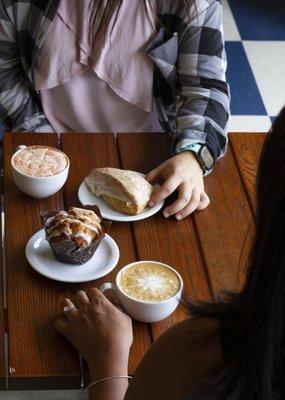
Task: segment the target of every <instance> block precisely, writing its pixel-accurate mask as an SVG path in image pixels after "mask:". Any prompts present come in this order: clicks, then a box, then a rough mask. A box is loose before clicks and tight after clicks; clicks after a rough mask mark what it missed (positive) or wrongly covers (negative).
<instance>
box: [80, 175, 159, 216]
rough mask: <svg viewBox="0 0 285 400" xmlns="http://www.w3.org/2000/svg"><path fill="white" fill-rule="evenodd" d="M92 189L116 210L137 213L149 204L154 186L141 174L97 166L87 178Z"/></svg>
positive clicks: (87, 182) (130, 213) (131, 213)
mask: <svg viewBox="0 0 285 400" xmlns="http://www.w3.org/2000/svg"><path fill="white" fill-rule="evenodd" d="M85 182H86V184H87V186H88V187H89V189H90V191H91V192H92V193H94V194H95V195H96V196H97V197H101V198H102V199H104V200H105V201H106V203H108V204H109V205H110V207H112V208H113V209H114V210H116V211H118V212H120V213H123V214H127V215H136V214H139V213H141V212H142V211H143V210H144V209H145V207H146V206H147V204H148V202H149V200H150V197H151V195H152V193H153V190H154V189H153V186H152V185H151V184H150V183H149V182H148V181H147V180H146V179H144V178H143V177H142V176H141V175H140V174H138V173H137V172H134V171H126V170H122V169H117V168H96V169H93V170H92V171H91V172H90V174H89V175H88V176H87V178H85Z"/></svg>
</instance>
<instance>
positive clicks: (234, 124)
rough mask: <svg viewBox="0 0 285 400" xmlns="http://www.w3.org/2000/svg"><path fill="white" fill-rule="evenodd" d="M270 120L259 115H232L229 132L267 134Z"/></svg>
mask: <svg viewBox="0 0 285 400" xmlns="http://www.w3.org/2000/svg"><path fill="white" fill-rule="evenodd" d="M270 128H271V119H270V118H269V117H267V116H260V115H233V116H232V117H231V118H230V122H229V132H268V131H269V129H270Z"/></svg>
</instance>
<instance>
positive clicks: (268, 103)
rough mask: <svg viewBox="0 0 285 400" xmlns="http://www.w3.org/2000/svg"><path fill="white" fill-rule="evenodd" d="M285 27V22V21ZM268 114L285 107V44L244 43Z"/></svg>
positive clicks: (277, 111)
mask: <svg viewBox="0 0 285 400" xmlns="http://www.w3.org/2000/svg"><path fill="white" fill-rule="evenodd" d="M284 25H285V20H284ZM243 45H244V48H245V51H246V54H247V58H248V60H249V63H250V66H251V68H252V70H253V73H254V77H255V80H256V82H257V86H258V88H259V91H260V93H261V96H262V99H263V103H264V105H265V108H266V111H267V114H268V115H270V116H276V115H278V114H279V112H280V110H281V108H282V107H283V106H284V105H285V42H275V41H274V42H256V41H245V42H243Z"/></svg>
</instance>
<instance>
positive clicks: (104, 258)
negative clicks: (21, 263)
mask: <svg viewBox="0 0 285 400" xmlns="http://www.w3.org/2000/svg"><path fill="white" fill-rule="evenodd" d="M26 257H27V260H28V262H29V264H30V265H31V266H32V267H33V268H34V269H35V270H36V271H37V272H39V273H40V274H42V275H44V276H46V277H47V278H50V279H54V280H56V281H60V282H88V281H93V280H95V279H98V278H101V277H102V276H105V275H107V274H108V273H109V272H111V271H112V270H113V269H114V268H115V266H116V265H117V263H118V261H119V257H120V252H119V248H118V246H117V244H116V242H115V241H114V240H113V239H112V238H111V237H110V236H109V235H105V237H104V239H103V240H102V242H101V243H100V245H99V247H98V249H97V250H96V252H95V254H94V256H93V257H92V258H91V260H89V261H88V262H87V263H85V264H82V265H72V264H65V263H61V262H59V261H57V260H56V258H55V257H54V255H53V253H52V251H51V248H50V245H49V243H48V241H47V240H46V238H45V231H44V229H41V230H40V231H38V232H37V233H35V234H34V235H33V236H32V237H31V238H30V240H29V241H28V243H27V246H26Z"/></svg>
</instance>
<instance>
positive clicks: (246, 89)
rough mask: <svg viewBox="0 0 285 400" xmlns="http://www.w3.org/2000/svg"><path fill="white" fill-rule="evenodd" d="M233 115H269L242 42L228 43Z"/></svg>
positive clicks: (228, 72) (228, 73) (228, 75)
mask: <svg viewBox="0 0 285 400" xmlns="http://www.w3.org/2000/svg"><path fill="white" fill-rule="evenodd" d="M226 50H227V57H228V71H227V78H228V81H229V84H230V86H231V96H232V101H231V109H232V114H233V115H267V113H266V110H265V108H264V105H263V102H262V99H261V96H260V93H259V90H258V88H257V85H256V82H255V79H254V76H253V73H252V70H251V68H250V65H249V62H248V59H247V57H246V54H245V51H244V48H243V45H242V43H241V42H227V43H226Z"/></svg>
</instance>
